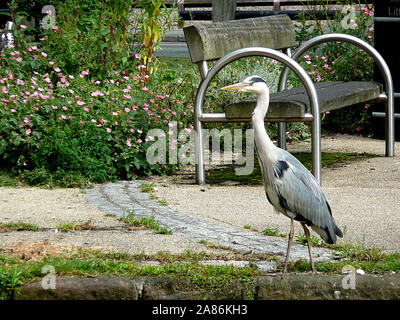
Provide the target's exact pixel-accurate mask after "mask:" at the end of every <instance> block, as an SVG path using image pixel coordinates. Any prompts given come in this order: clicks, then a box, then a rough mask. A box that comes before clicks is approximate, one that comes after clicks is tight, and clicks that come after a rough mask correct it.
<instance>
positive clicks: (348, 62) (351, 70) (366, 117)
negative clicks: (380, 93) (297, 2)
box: [292, 4, 374, 134]
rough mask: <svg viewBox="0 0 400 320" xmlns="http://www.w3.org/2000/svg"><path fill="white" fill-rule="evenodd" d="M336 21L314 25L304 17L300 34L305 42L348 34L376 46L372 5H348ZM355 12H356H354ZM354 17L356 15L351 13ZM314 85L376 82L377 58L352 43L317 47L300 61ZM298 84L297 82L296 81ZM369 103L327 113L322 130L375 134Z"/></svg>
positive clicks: (330, 20)
mask: <svg viewBox="0 0 400 320" xmlns="http://www.w3.org/2000/svg"><path fill="white" fill-rule="evenodd" d="M344 9H346V7H344ZM347 9H348V10H349V11H346V10H343V11H342V13H341V14H338V15H337V16H336V17H335V18H334V19H330V18H329V17H326V19H327V20H326V21H325V23H322V22H321V21H319V20H315V21H314V22H312V23H310V22H309V21H307V20H306V19H305V17H304V15H302V16H300V20H299V21H300V25H298V27H297V30H296V34H297V40H298V41H300V42H302V41H304V40H307V39H309V38H312V37H315V36H318V35H321V34H325V33H347V34H351V35H354V36H356V37H358V38H360V39H363V40H365V41H366V42H368V43H369V44H371V45H373V43H374V40H373V36H374V28H373V9H372V8H370V7H368V6H364V7H362V6H360V5H359V4H358V5H353V6H352V7H350V6H348V7H347ZM351 10H353V11H351ZM349 12H350V13H352V14H354V15H353V16H352V15H350V13H349ZM299 62H300V63H301V65H302V66H303V67H304V68H305V69H306V70H307V71H308V74H309V75H310V77H311V78H312V80H313V81H314V82H320V81H337V80H341V81H362V80H365V81H372V80H373V72H374V63H373V59H372V58H371V57H370V56H369V55H368V54H367V53H365V52H364V51H363V50H361V49H359V48H358V47H355V46H353V45H350V44H348V43H336V42H335V43H332V42H331V43H326V44H323V45H321V46H318V47H316V48H315V49H313V50H312V51H311V52H309V53H307V54H306V55H305V56H304V58H303V59H301V60H299ZM292 81H293V82H294V83H296V82H298V80H297V79H294V78H292ZM369 107H370V105H369V104H363V105H357V106H352V107H350V108H347V109H346V112H343V109H339V110H334V111H332V112H327V113H326V114H324V115H323V117H322V123H321V125H322V129H324V130H327V131H330V132H347V133H363V134H369V133H370V132H371V128H370V123H371V112H370V110H369Z"/></svg>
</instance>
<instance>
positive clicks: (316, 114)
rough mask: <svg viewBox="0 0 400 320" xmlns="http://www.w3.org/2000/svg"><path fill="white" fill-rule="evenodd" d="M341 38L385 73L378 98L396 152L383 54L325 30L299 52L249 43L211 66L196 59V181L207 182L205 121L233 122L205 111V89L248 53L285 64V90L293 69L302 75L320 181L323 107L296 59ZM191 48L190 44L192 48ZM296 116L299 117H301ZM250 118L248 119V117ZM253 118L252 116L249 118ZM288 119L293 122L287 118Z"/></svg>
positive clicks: (389, 150)
mask: <svg viewBox="0 0 400 320" xmlns="http://www.w3.org/2000/svg"><path fill="white" fill-rule="evenodd" d="M330 41H341V42H348V43H351V44H353V45H356V46H358V47H359V48H362V49H363V50H365V51H366V52H367V53H369V54H370V55H371V56H372V58H373V59H374V61H375V63H376V64H377V65H378V66H379V69H380V71H381V73H382V75H383V79H384V81H385V89H386V91H385V93H382V94H381V95H380V96H379V99H380V100H382V101H385V103H386V145H385V146H386V156H389V157H390V156H394V96H393V95H394V93H393V83H392V77H391V74H390V70H389V67H388V66H387V64H386V62H385V60H384V59H383V58H382V56H381V55H380V54H379V53H378V52H377V50H375V49H374V48H373V47H372V46H371V45H369V44H368V43H366V42H365V41H363V40H361V39H359V38H356V37H354V36H351V35H347V34H338V33H335V34H326V35H322V36H318V37H315V38H313V39H311V40H309V41H306V42H304V43H303V44H302V45H301V46H300V47H299V48H298V49H297V50H296V52H295V53H294V54H293V55H291V50H290V48H286V49H283V51H284V53H282V52H281V51H278V50H275V49H270V48H264V47H248V48H242V49H238V50H234V51H232V52H231V53H228V54H226V55H225V56H223V57H222V58H220V59H219V60H218V61H217V62H215V64H214V65H213V66H212V67H211V68H210V69H208V65H207V61H206V60H203V61H200V62H197V64H198V67H199V71H200V75H201V77H202V81H201V83H200V86H199V88H198V91H197V96H196V104H195V113H194V116H195V125H194V127H195V131H196V132H197V135H196V141H195V148H196V181H197V183H198V184H204V183H205V167H204V137H203V134H202V123H203V122H204V123H206V122H232V120H231V119H227V118H226V116H225V113H204V112H203V106H204V102H205V94H206V91H207V89H208V87H209V85H210V83H211V81H212V79H213V78H214V77H215V76H216V75H217V74H218V72H219V71H220V70H221V69H222V68H224V67H225V66H227V65H228V64H230V63H232V62H233V61H235V60H238V59H240V58H244V57H249V56H264V57H268V58H272V59H275V60H277V61H279V62H281V63H283V64H284V65H285V67H286V68H285V69H284V71H283V72H282V74H281V76H280V80H279V84H278V90H279V91H283V90H285V89H286V84H287V78H288V74H289V72H290V71H293V72H295V74H296V75H297V76H298V77H299V78H300V79H301V81H302V82H303V85H304V87H305V89H306V92H307V95H308V97H309V100H310V107H311V114H310V113H306V114H305V115H304V118H303V119H299V120H300V121H312V135H311V143H312V173H313V175H314V176H315V178H316V179H317V181H318V182H319V183H321V123H320V108H319V102H318V95H317V91H316V89H315V86H314V83H313V82H312V80H311V79H310V77H309V75H308V74H307V72H306V71H305V70H304V69H303V68H302V67H301V66H300V65H299V64H298V63H297V61H296V60H297V59H298V58H299V57H301V56H302V55H303V54H304V53H305V52H306V51H307V50H309V49H310V48H312V47H314V46H316V45H318V44H321V43H325V42H330ZM189 49H190V48H189ZM299 120H296V121H299ZM246 121H247V120H246ZM248 121H250V119H248ZM285 122H294V120H292V119H288V120H287V121H285ZM285 122H280V123H279V139H278V145H279V146H280V147H281V148H286V123H285Z"/></svg>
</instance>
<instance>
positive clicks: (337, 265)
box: [0, 241, 400, 299]
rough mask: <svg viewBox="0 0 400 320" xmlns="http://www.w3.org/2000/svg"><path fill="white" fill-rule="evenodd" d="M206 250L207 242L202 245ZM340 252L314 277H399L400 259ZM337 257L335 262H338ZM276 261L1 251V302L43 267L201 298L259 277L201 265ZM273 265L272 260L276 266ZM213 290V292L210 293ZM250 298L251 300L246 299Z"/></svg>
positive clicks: (350, 249)
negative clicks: (144, 282) (160, 282)
mask: <svg viewBox="0 0 400 320" xmlns="http://www.w3.org/2000/svg"><path fill="white" fill-rule="evenodd" d="M204 243H205V244H206V241H205V242H204ZM331 247H333V248H335V249H337V252H340V259H339V258H338V260H337V261H332V262H316V263H315V267H316V269H317V271H319V272H327V273H341V272H342V268H343V267H344V266H346V265H352V266H353V267H354V268H356V269H358V268H361V269H363V270H364V271H365V272H367V273H385V272H387V273H388V272H393V271H394V272H399V271H400V254H399V253H395V254H385V253H383V252H382V251H381V250H379V249H377V248H366V247H362V246H354V245H351V244H346V245H333V246H331ZM338 257H339V256H338ZM274 258H275V259H277V258H276V257H273V256H272V257H271V256H267V255H263V254H254V253H253V254H247V255H244V254H239V253H237V254H236V253H235V252H231V253H224V254H213V253H205V252H194V251H191V250H187V251H185V252H183V253H182V254H180V255H173V254H170V253H169V252H158V253H156V254H153V255H148V254H145V253H139V254H133V255H132V254H128V253H118V252H109V253H103V252H100V251H93V250H87V249H79V250H76V251H73V252H70V253H68V254H67V255H63V256H47V257H44V258H43V259H41V260H33V261H25V260H23V259H19V258H15V257H12V258H11V257H8V256H7V255H6V254H5V253H4V250H2V249H1V248H0V262H1V263H0V298H2V299H10V298H12V296H13V293H14V292H15V291H16V290H18V287H19V286H20V285H22V284H24V283H29V282H30V281H40V279H41V278H42V277H44V276H45V275H46V274H43V273H42V268H43V266H44V265H51V266H53V267H54V268H55V271H56V277H88V276H93V277H94V276H100V275H101V276H123V277H128V278H134V277H138V276H167V277H171V278H186V279H190V281H191V284H192V286H193V287H192V289H194V290H198V291H200V292H205V293H207V292H218V290H220V289H223V288H225V287H226V286H229V285H230V283H232V282H233V281H237V280H239V281H243V282H245V283H251V282H252V281H254V279H255V277H256V276H258V275H261V274H262V273H263V272H261V271H260V270H258V269H257V268H256V267H255V266H254V264H250V265H249V266H248V267H244V268H237V267H234V266H212V265H202V264H200V263H199V261H200V260H232V259H233V260H246V261H261V260H266V259H274ZM142 261H159V262H160V265H141V264H140V262H142ZM275 261H276V262H278V261H277V260H275ZM282 266H283V263H282ZM288 271H289V272H308V271H310V265H309V262H308V261H307V260H304V261H299V262H295V263H289V270H288ZM215 290H217V291H215ZM249 297H250V298H251V295H250V296H249Z"/></svg>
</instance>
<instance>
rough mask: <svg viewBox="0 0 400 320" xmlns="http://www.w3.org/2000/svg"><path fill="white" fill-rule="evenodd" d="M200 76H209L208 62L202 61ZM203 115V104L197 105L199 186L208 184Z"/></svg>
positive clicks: (196, 131)
mask: <svg viewBox="0 0 400 320" xmlns="http://www.w3.org/2000/svg"><path fill="white" fill-rule="evenodd" d="M197 65H198V67H199V71H200V76H201V78H202V79H203V81H204V79H205V78H206V77H207V74H208V65H207V61H201V62H199V63H198V64H197ZM202 115H203V104H197V103H196V107H195V110H194V118H195V122H194V130H195V133H196V136H195V148H196V155H195V169H196V182H197V184H205V183H206V175H205V167H204V138H203V130H202V124H201V120H200V118H201V117H202Z"/></svg>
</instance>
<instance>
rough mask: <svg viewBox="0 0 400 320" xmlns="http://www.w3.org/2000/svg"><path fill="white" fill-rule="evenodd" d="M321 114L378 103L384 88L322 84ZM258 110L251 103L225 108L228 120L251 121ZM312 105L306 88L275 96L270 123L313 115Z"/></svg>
mask: <svg viewBox="0 0 400 320" xmlns="http://www.w3.org/2000/svg"><path fill="white" fill-rule="evenodd" d="M315 88H316V90H317V93H318V98H319V103H320V111H321V113H324V112H326V111H329V110H335V109H339V108H342V107H347V106H351V105H354V104H358V103H363V102H367V101H371V100H375V99H377V98H378V97H379V95H380V94H381V93H382V85H381V84H379V83H377V82H373V81H350V82H343V81H338V82H320V83H316V84H315ZM255 106H256V100H255V99H250V100H245V101H240V102H237V103H233V104H230V105H228V106H226V107H225V115H226V118H227V119H249V118H250V117H251V113H252V112H253V110H254V108H255ZM310 112H311V110H310V102H309V98H308V95H307V93H306V90H305V88H304V87H300V88H294V89H291V90H286V91H282V92H276V93H273V94H271V99H270V104H269V108H268V113H267V116H266V118H267V119H288V120H290V119H292V118H293V119H301V118H304V117H305V114H306V113H310Z"/></svg>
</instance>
